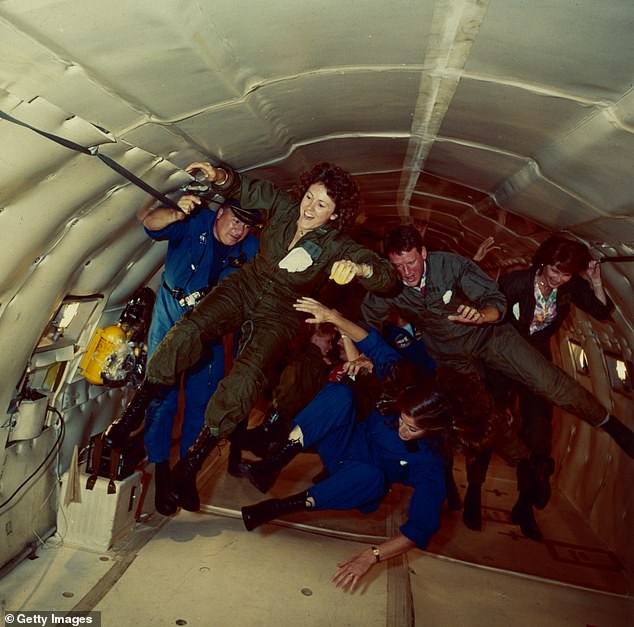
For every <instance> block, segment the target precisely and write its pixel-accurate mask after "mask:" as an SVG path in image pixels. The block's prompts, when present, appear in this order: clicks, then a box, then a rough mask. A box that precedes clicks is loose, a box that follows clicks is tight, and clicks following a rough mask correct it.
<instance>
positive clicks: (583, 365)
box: [568, 340, 590, 375]
mask: <svg viewBox="0 0 634 627" xmlns="http://www.w3.org/2000/svg"><path fill="white" fill-rule="evenodd" d="M568 346H569V348H570V354H571V356H572V361H573V363H574V365H575V371H576V372H578V373H581V374H584V375H589V374H590V364H589V363H588V356H587V355H586V351H585V350H584V349H583V346H581V344H579V343H578V342H575V341H574V340H568Z"/></svg>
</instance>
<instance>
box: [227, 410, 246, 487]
mask: <svg viewBox="0 0 634 627" xmlns="http://www.w3.org/2000/svg"><path fill="white" fill-rule="evenodd" d="M247 423H248V421H247V420H243V421H242V422H239V423H238V424H237V425H236V428H235V429H234V430H233V432H232V433H231V435H230V436H229V455H228V456H227V472H228V473H229V474H230V475H231V476H232V477H242V476H244V475H243V474H242V471H241V470H240V463H241V462H242V448H243V446H242V439H243V437H244V435H245V433H247Z"/></svg>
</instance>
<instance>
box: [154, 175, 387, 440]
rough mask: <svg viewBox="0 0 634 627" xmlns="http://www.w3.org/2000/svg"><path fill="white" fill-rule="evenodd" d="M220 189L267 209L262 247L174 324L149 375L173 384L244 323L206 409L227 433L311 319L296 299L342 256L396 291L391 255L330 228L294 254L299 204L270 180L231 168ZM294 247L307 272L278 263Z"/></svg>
mask: <svg viewBox="0 0 634 627" xmlns="http://www.w3.org/2000/svg"><path fill="white" fill-rule="evenodd" d="M217 189H218V191H219V192H220V193H222V195H223V196H225V197H228V198H229V197H230V198H239V200H240V203H241V205H242V207H243V208H244V209H259V210H260V211H261V212H262V213H263V214H264V216H265V218H266V222H267V223H266V226H265V228H264V229H263V230H262V233H261V237H260V250H259V252H258V254H257V255H256V257H255V259H253V260H252V261H251V262H249V263H247V264H245V265H244V266H242V268H241V269H240V270H238V271H237V272H235V273H234V274H232V275H231V276H230V277H228V278H227V279H225V280H224V281H222V283H220V284H219V285H218V286H217V287H215V288H214V289H213V290H212V291H211V292H210V293H209V294H207V296H205V298H203V300H201V301H200V303H199V304H198V305H197V307H196V308H195V309H194V310H193V311H191V312H190V313H189V314H188V315H187V316H186V317H185V318H183V319H182V320H180V321H178V322H177V323H176V324H175V325H174V326H173V327H172V329H171V330H170V331H169V332H168V334H167V335H166V336H165V339H164V340H163V341H162V342H161V343H160V344H159V346H158V347H157V349H156V351H155V353H154V355H153V356H152V358H151V359H150V360H149V362H148V365H147V379H148V381H150V382H152V383H162V384H168V385H173V384H174V383H175V381H176V379H177V376H178V374H179V373H180V372H182V371H183V370H185V369H186V368H189V367H190V366H192V365H193V364H194V363H196V361H197V360H198V359H199V357H200V356H201V353H202V346H203V343H204V342H205V341H208V340H212V339H216V338H219V337H222V336H223V335H225V334H226V333H228V332H230V331H233V330H236V329H238V328H240V327H241V326H242V334H243V336H242V347H241V351H240V354H239V355H238V357H237V358H236V359H235V361H234V364H233V367H232V369H231V371H230V372H229V374H228V375H227V376H226V377H225V378H224V379H223V380H222V381H221V382H220V384H219V385H218V388H217V390H216V392H215V393H214V394H213V396H212V397H211V399H210V401H209V403H208V405H207V409H206V411H205V421H206V423H207V425H208V426H209V428H210V432H211V435H213V436H216V437H225V436H227V435H228V434H229V433H231V432H232V431H233V430H234V429H235V426H236V425H237V424H238V423H239V422H240V421H242V420H244V419H246V418H247V417H248V416H249V413H250V411H251V408H252V407H253V405H254V403H255V401H256V400H257V398H258V395H259V394H260V392H261V391H262V389H263V387H264V386H265V385H266V384H267V382H268V377H269V376H270V375H272V374H273V372H274V367H275V365H276V363H277V362H278V361H279V360H280V359H281V358H282V356H283V354H284V352H285V350H286V349H287V348H288V345H289V343H290V341H291V339H292V338H293V337H294V335H295V334H296V332H297V330H298V327H299V323H300V321H301V320H303V319H304V318H305V314H303V313H301V312H297V311H296V310H295V309H293V304H294V303H295V301H296V300H297V299H298V298H299V297H300V296H309V295H311V294H312V293H313V292H314V291H315V290H316V289H317V288H318V287H320V286H321V285H322V283H323V282H324V281H325V280H327V278H328V276H329V274H330V269H331V267H332V264H333V263H334V262H335V261H338V260H340V259H350V260H352V261H354V262H355V263H365V264H370V265H371V266H372V268H373V274H372V277H371V278H368V279H359V280H360V282H361V285H362V286H363V287H364V288H366V289H368V290H372V291H387V290H390V289H392V288H393V287H394V286H395V284H396V274H395V272H394V270H393V268H392V266H391V264H390V263H389V262H388V261H387V260H385V259H382V258H381V257H379V256H378V255H376V254H375V253H373V252H372V251H370V250H368V249H367V248H365V247H364V246H361V245H360V244H357V243H356V242H355V241H353V240H352V239H351V238H349V237H347V236H346V235H344V234H342V233H341V232H340V231H339V230H338V229H336V228H334V227H332V226H330V225H324V226H322V227H319V228H317V229H315V230H313V231H309V232H308V233H306V235H304V236H303V237H302V238H301V239H300V240H299V241H298V242H297V244H296V245H295V246H294V248H293V249H292V251H289V250H288V246H289V244H290V242H291V240H292V239H293V237H294V236H295V232H296V229H297V220H298V218H299V202H298V201H297V200H295V199H294V198H292V197H291V196H290V195H288V194H287V193H285V192H283V191H281V190H279V189H277V188H276V187H275V186H273V185H272V184H271V183H269V182H266V181H257V180H250V179H248V178H246V177H242V176H240V175H238V174H237V173H236V172H232V171H230V172H229V183H228V184H227V185H225V186H223V187H222V188H217ZM289 252H292V254H293V255H294V256H299V258H300V263H301V264H303V265H302V266H301V268H300V269H296V270H295V271H290V270H286V269H283V268H280V267H279V265H278V264H279V263H280V261H281V260H282V259H284V258H285V257H287V255H289ZM243 323H245V324H244V325H243Z"/></svg>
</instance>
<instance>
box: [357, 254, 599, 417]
mask: <svg viewBox="0 0 634 627" xmlns="http://www.w3.org/2000/svg"><path fill="white" fill-rule="evenodd" d="M426 263H427V265H426V287H425V290H424V291H423V292H419V291H418V290H416V289H415V288H413V287H405V286H403V288H402V289H401V290H400V292H399V293H398V294H397V295H395V296H394V297H384V296H381V295H380V294H367V295H366V297H365V299H364V301H363V303H362V306H361V311H362V313H363V317H364V318H365V320H366V322H368V323H369V324H370V325H371V326H373V327H375V328H377V329H380V327H381V325H382V323H383V321H384V320H385V319H386V318H387V316H388V313H389V310H390V308H392V307H393V308H395V309H396V310H397V311H398V312H400V313H401V315H402V316H403V317H404V318H405V319H406V320H409V321H410V322H411V323H412V324H415V325H416V327H417V328H418V329H419V330H420V332H421V334H422V336H423V341H424V342H425V347H426V348H427V350H428V351H429V354H430V355H431V356H432V357H433V358H434V359H435V360H436V362H437V363H438V364H439V365H443V366H447V367H450V368H453V369H455V370H458V371H459V372H476V373H478V374H479V375H480V376H485V371H486V370H485V368H484V366H486V368H493V369H494V370H497V371H498V372H501V373H502V374H505V375H506V376H508V377H510V378H511V379H514V380H515V381H519V382H520V383H522V384H524V385H525V386H526V387H527V388H529V389H530V390H532V391H534V392H535V393H537V394H539V395H540V396H543V397H544V398H546V399H548V400H550V401H551V402H553V403H554V404H555V405H558V406H559V407H561V408H562V409H565V410H566V411H569V412H570V413H572V414H574V415H575V416H578V417H579V418H581V419H582V420H585V421H586V422H588V423H589V424H591V425H592V426H598V425H600V424H601V423H602V422H603V421H604V420H605V419H606V418H607V416H608V411H607V409H605V407H603V405H601V403H600V402H599V401H598V400H597V399H596V398H595V397H594V396H593V395H592V394H591V393H590V392H588V390H586V389H585V388H584V387H583V386H582V385H581V384H579V383H578V382H577V381H576V380H575V379H573V378H572V377H571V376H569V375H568V374H566V373H565V372H564V371H563V370H561V369H560V368H557V366H555V365H554V364H553V363H552V362H550V361H549V360H548V359H546V358H545V357H544V356H543V355H542V354H541V353H540V352H539V351H538V350H537V349H535V348H533V347H532V346H531V345H530V344H529V343H528V342H527V341H526V340H525V339H524V338H523V337H522V336H521V335H520V334H519V333H518V332H517V331H516V330H515V328H514V327H513V326H512V325H511V324H509V323H498V324H484V325H469V324H461V323H457V322H453V321H452V320H448V319H447V316H448V315H450V314H455V313H456V310H457V309H458V306H459V305H462V304H468V305H471V306H476V307H478V308H482V307H484V306H492V307H495V308H496V309H498V311H500V314H501V317H503V316H504V313H505V309H506V298H505V297H504V295H503V294H502V293H501V292H500V291H499V290H498V287H497V285H496V283H495V282H494V281H493V280H492V279H491V278H489V277H488V276H487V275H486V274H485V273H484V272H483V271H482V270H480V268H479V267H478V266H477V265H476V264H475V263H474V262H472V261H471V260H470V259H466V258H464V257H461V256H460V255H456V254H454V253H445V252H430V253H428V255H427V262H426Z"/></svg>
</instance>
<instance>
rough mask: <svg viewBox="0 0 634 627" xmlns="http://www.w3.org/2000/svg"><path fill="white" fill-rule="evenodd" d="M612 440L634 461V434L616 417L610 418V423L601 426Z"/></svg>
mask: <svg viewBox="0 0 634 627" xmlns="http://www.w3.org/2000/svg"><path fill="white" fill-rule="evenodd" d="M601 428H602V429H603V430H604V431H607V432H608V433H609V434H610V435H611V436H612V439H613V440H614V441H615V442H616V443H617V444H618V445H619V446H620V447H621V448H622V449H623V450H624V451H625V454H626V455H628V456H629V457H631V458H632V459H634V432H632V430H631V429H630V428H629V427H628V426H626V425H624V424H623V423H622V422H621V421H620V420H619V419H618V418H617V417H616V416H610V417H609V418H608V421H607V422H606V423H605V424H603V425H601Z"/></svg>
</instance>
